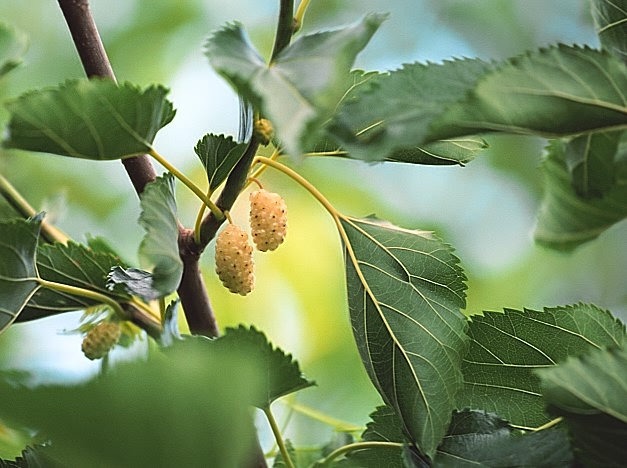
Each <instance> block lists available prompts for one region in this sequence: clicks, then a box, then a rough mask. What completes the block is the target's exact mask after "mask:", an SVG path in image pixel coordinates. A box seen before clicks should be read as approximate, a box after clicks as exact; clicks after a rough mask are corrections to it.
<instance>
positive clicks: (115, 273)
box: [107, 266, 163, 302]
mask: <svg viewBox="0 0 627 468" xmlns="http://www.w3.org/2000/svg"><path fill="white" fill-rule="evenodd" d="M107 286H108V287H109V290H111V291H114V292H119V293H125V294H131V295H133V296H137V297H140V298H142V299H143V300H144V301H146V302H150V301H154V300H156V299H159V298H160V297H162V296H163V294H162V293H160V292H159V291H157V290H156V289H155V288H154V278H153V275H152V273H151V272H149V271H146V270H141V269H139V268H122V267H120V266H114V267H113V268H111V270H110V271H109V274H108V275H107Z"/></svg>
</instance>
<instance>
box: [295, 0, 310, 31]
mask: <svg viewBox="0 0 627 468" xmlns="http://www.w3.org/2000/svg"><path fill="white" fill-rule="evenodd" d="M309 1H310V0H301V2H300V3H299V4H298V9H297V10H296V14H295V15H294V22H295V23H296V24H297V25H298V29H300V28H301V27H302V25H303V19H304V18H305V12H306V11H307V7H308V6H309Z"/></svg>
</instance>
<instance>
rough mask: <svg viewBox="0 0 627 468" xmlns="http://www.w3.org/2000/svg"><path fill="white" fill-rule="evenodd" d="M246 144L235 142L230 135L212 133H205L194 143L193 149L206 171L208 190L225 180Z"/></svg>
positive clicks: (241, 154)
mask: <svg viewBox="0 0 627 468" xmlns="http://www.w3.org/2000/svg"><path fill="white" fill-rule="evenodd" d="M247 146H248V145H247V144H246V143H236V142H235V141H233V138H232V137H230V136H229V137H226V136H224V135H214V134H213V133H210V134H207V135H205V136H204V137H202V139H201V140H200V141H198V143H196V146H195V147H194V151H195V152H196V154H197V155H198V157H199V158H200V161H201V162H202V165H203V167H204V168H205V172H206V173H207V179H208V181H209V191H211V192H213V191H214V190H215V189H217V188H218V187H219V186H220V184H221V183H222V182H224V181H225V180H226V178H227V177H228V175H229V174H230V173H231V170H232V169H233V167H235V165H236V164H237V162H238V161H239V160H240V159H241V157H242V156H243V154H244V151H246V148H247Z"/></svg>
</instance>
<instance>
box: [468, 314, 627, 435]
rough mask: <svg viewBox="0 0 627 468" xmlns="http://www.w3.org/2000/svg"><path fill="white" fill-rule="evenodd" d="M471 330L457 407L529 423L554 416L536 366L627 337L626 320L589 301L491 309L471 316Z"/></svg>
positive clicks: (533, 424) (532, 425)
mask: <svg viewBox="0 0 627 468" xmlns="http://www.w3.org/2000/svg"><path fill="white" fill-rule="evenodd" d="M469 335H470V337H471V344H470V349H469V350H468V353H467V354H466V356H465V357H464V365H463V373H464V388H463V390H462V391H461V392H460V393H459V395H458V401H457V405H458V408H475V409H482V410H486V411H489V412H492V413H496V414H498V415H499V416H501V417H503V418H505V419H507V420H508V421H510V422H511V423H512V424H516V425H518V426H522V427H529V428H535V427H539V426H541V425H543V424H545V423H547V422H548V421H549V420H550V419H549V417H548V416H547V415H546V414H545V412H544V401H543V399H542V394H541V391H540V382H539V380H538V378H537V377H536V376H535V374H534V371H535V370H537V369H542V368H551V367H554V366H555V365H556V364H558V363H559V362H562V361H564V360H565V359H566V358H567V357H569V356H576V355H580V354H583V353H586V352H588V351H589V350H591V349H595V348H603V347H606V346H617V345H618V346H620V345H621V344H623V343H624V342H625V341H626V334H625V326H624V324H622V323H621V322H620V321H619V320H617V319H616V318H614V317H613V316H612V315H611V314H610V313H609V312H608V311H606V310H602V309H599V308H597V307H595V306H592V305H587V304H577V305H574V306H566V307H557V308H546V309H544V311H543V312H539V311H534V310H528V309H526V310H524V311H522V312H521V311H517V310H511V309H508V310H506V311H505V313H499V312H486V313H485V314H484V315H483V316H473V317H472V321H471V323H470V328H469Z"/></svg>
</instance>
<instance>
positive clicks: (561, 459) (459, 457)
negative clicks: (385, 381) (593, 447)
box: [433, 410, 573, 468]
mask: <svg viewBox="0 0 627 468" xmlns="http://www.w3.org/2000/svg"><path fill="white" fill-rule="evenodd" d="M572 463H573V454H572V452H571V449H570V444H569V442H568V436H567V434H566V432H565V431H563V430H561V429H550V430H543V431H538V432H530V433H526V434H521V433H520V431H517V430H514V429H513V428H511V427H510V426H509V424H508V423H507V422H506V421H504V420H502V419H500V418H499V417H498V416H496V415H494V414H489V413H485V412H481V411H471V410H465V411H462V412H459V413H455V414H454V415H453V421H452V422H451V427H450V428H449V432H448V434H447V436H446V437H445V438H444V440H443V441H442V444H441V445H440V446H439V447H438V451H437V454H436V457H435V460H434V463H433V466H434V467H437V468H448V467H450V468H471V467H478V468H495V467H503V468H505V467H512V466H521V467H522V466H529V467H531V466H533V467H538V468H559V467H562V468H568V467H571V466H572Z"/></svg>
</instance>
